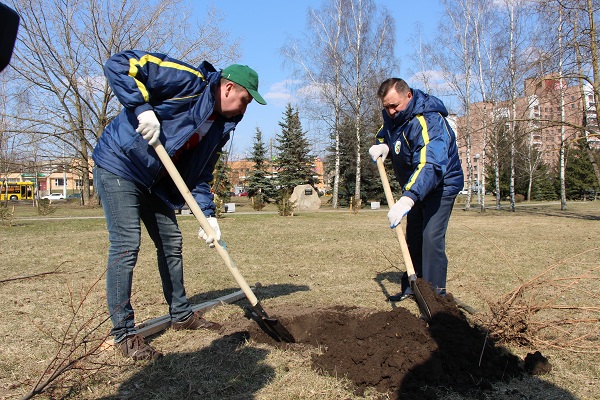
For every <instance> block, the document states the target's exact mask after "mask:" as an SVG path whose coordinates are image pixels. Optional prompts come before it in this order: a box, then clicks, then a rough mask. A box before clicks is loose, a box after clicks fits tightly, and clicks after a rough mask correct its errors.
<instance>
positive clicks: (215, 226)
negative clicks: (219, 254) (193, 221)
mask: <svg viewBox="0 0 600 400" xmlns="http://www.w3.org/2000/svg"><path fill="white" fill-rule="evenodd" d="M206 219H207V220H208V223H209V224H210V226H211V228H212V229H213V231H215V234H216V235H217V237H216V238H214V237H212V236H208V234H207V233H206V232H205V231H204V229H202V228H200V230H199V231H198V238H199V239H203V240H204V241H205V242H206V244H208V245H209V247H215V244H214V241H215V240H216V241H217V242H218V241H219V240H221V228H219V223H218V222H217V219H216V218H215V217H208V218H206Z"/></svg>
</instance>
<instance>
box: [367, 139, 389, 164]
mask: <svg viewBox="0 0 600 400" xmlns="http://www.w3.org/2000/svg"><path fill="white" fill-rule="evenodd" d="M389 152H390V148H389V147H388V145H387V144H383V143H382V144H375V145H373V146H371V147H370V148H369V155H370V156H371V158H372V159H373V162H377V159H378V158H379V157H381V161H385V158H386V157H387V155H388V153H389Z"/></svg>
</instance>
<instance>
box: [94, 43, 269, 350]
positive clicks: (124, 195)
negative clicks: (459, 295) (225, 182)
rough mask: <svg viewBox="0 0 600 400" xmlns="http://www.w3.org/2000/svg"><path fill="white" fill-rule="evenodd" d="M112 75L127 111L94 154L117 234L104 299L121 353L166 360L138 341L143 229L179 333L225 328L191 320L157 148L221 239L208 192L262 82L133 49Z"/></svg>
mask: <svg viewBox="0 0 600 400" xmlns="http://www.w3.org/2000/svg"><path fill="white" fill-rule="evenodd" d="M104 71H105V75H106V77H107V79H108V83H109V84H110V86H111V88H112V90H113V92H114V94H115V96H116V98H117V99H118V100H119V102H120V103H121V104H122V106H123V109H122V110H121V111H120V113H119V114H118V115H117V116H116V117H115V118H114V119H113V120H112V121H111V122H110V123H109V124H108V126H107V127H106V129H105V130H104V132H103V133H102V135H101V136H100V139H99V140H98V144H97V145H96V147H95V149H94V153H93V156H92V157H93V159H94V162H95V167H94V187H95V188H96V191H97V193H98V195H99V197H100V200H101V202H102V207H103V209H104V215H105V217H106V224H107V228H108V233H109V241H110V246H109V251H108V267H107V270H106V294H107V296H106V297H107V303H108V311H109V313H110V317H111V321H112V324H113V329H112V331H111V334H112V335H113V336H114V339H115V344H116V348H117V349H118V350H120V351H121V353H122V354H123V355H124V356H127V357H131V358H133V359H134V360H144V359H155V358H158V357H160V356H162V354H161V353H160V352H158V351H156V350H155V349H153V348H152V347H151V346H150V345H148V344H147V343H145V341H144V338H143V337H142V336H140V335H138V334H137V332H136V329H135V322H134V312H133V307H132V305H131V301H130V300H131V299H130V298H131V287H132V277H133V268H134V267H135V264H136V261H137V256H138V251H139V248H140V238H141V221H143V222H144V225H145V227H146V230H147V231H148V235H149V236H150V238H151V239H152V241H153V242H154V245H155V247H156V254H157V260H158V270H159V273H160V277H161V280H162V287H163V294H164V296H165V299H166V301H167V304H168V305H169V314H170V316H171V327H172V328H173V329H177V330H180V329H213V330H218V329H220V327H221V326H220V325H219V324H217V323H214V322H210V321H207V320H205V319H204V318H202V316H201V315H199V314H195V313H193V312H192V307H191V305H190V303H189V302H188V300H187V297H186V293H185V288H184V284H183V258H182V242H183V240H182V235H181V232H180V230H179V227H178V225H177V219H176V217H175V210H176V209H181V208H182V207H183V205H184V204H185V201H184V199H183V198H182V196H181V194H180V193H179V191H178V190H177V188H176V186H175V184H174V183H173V181H172V180H171V178H170V176H169V174H168V173H167V172H166V171H165V169H164V168H163V166H162V163H161V162H160V160H159V158H158V156H157V154H156V152H155V151H154V148H153V146H152V145H153V144H155V143H157V142H159V141H160V143H162V144H163V146H164V147H165V149H166V151H167V153H168V154H169V155H170V156H171V159H172V160H173V162H174V163H175V165H176V166H177V169H178V170H179V172H180V174H181V175H182V178H183V180H184V181H185V183H186V185H187V187H188V188H189V190H190V192H191V193H192V195H193V196H194V198H195V200H196V201H197V202H198V205H199V206H200V209H201V210H202V211H203V212H204V214H205V215H206V217H207V218H208V221H209V222H210V225H211V226H212V228H213V230H214V231H215V233H216V236H217V237H209V236H208V235H207V234H206V233H205V232H204V231H203V230H202V229H200V231H199V233H198V236H199V237H200V238H202V239H204V240H205V241H206V243H207V244H209V245H210V244H212V242H213V241H214V240H219V239H220V235H221V233H220V229H219V225H218V223H217V219H216V218H215V208H216V207H215V204H214V201H213V199H214V198H213V195H212V193H211V191H210V189H211V188H210V182H211V181H212V180H213V171H214V168H215V164H216V163H217V161H218V159H219V156H220V153H221V149H222V148H223V146H224V145H225V144H226V143H227V141H228V140H229V136H230V132H231V131H232V130H233V129H235V127H236V125H237V124H238V122H240V121H241V119H242V117H243V116H244V113H245V112H246V107H247V106H248V104H250V103H251V102H252V99H254V100H256V102H257V103H259V104H266V101H265V100H264V99H263V97H262V96H261V95H260V94H259V93H258V75H257V73H256V72H255V71H254V70H253V69H252V68H250V67H248V66H247V65H239V64H233V65H230V66H229V67H227V68H225V69H224V70H223V71H217V70H216V69H215V68H214V67H213V66H212V65H211V64H210V63H208V62H206V61H204V62H203V63H202V64H200V66H198V67H193V66H191V65H189V64H186V63H184V62H181V61H179V60H176V59H173V58H170V57H169V56H167V55H164V54H158V53H147V52H143V51H138V50H129V51H124V52H122V53H118V54H115V55H114V56H112V57H111V58H110V59H109V60H108V61H107V62H106V64H105V67H104Z"/></svg>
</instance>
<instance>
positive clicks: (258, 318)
mask: <svg viewBox="0 0 600 400" xmlns="http://www.w3.org/2000/svg"><path fill="white" fill-rule="evenodd" d="M248 315H249V317H250V318H252V319H253V320H254V321H255V322H256V323H257V324H258V326H260V328H261V329H262V330H263V331H264V332H265V333H266V334H267V335H269V336H271V338H273V340H275V341H277V342H285V343H295V342H296V340H295V339H294V336H292V334H291V333H290V332H289V331H288V330H287V329H286V328H285V327H284V326H283V325H282V324H281V322H279V321H278V320H277V319H275V318H271V317H269V315H268V314H267V313H266V311H265V310H264V309H263V308H262V306H261V305H260V303H256V305H254V306H252V307H251V308H250V309H249V310H248Z"/></svg>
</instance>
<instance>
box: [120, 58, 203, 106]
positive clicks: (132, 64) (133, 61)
mask: <svg viewBox="0 0 600 400" xmlns="http://www.w3.org/2000/svg"><path fill="white" fill-rule="evenodd" d="M149 62H151V63H154V64H156V65H160V66H161V67H165V68H173V69H178V70H181V71H186V72H189V73H191V74H194V75H196V76H197V77H198V78H200V79H204V75H202V73H201V72H200V71H196V70H195V69H192V68H190V67H188V66H186V65H181V64H178V63H174V62H172V61H165V62H163V61H162V60H161V59H160V58H158V57H155V56H153V55H151V54H146V55H144V56H143V57H142V58H140V59H139V60H138V59H137V58H130V59H129V76H131V77H132V78H133V79H134V80H135V84H136V85H137V87H138V89H139V90H140V92H141V94H142V96H143V97H144V101H145V102H146V103H147V102H149V101H150V94H149V93H148V90H147V89H146V86H145V85H144V84H143V83H142V82H140V81H139V80H137V79H136V78H135V77H136V75H137V73H138V65H139V66H140V67H143V66H144V65H145V64H146V63H149Z"/></svg>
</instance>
